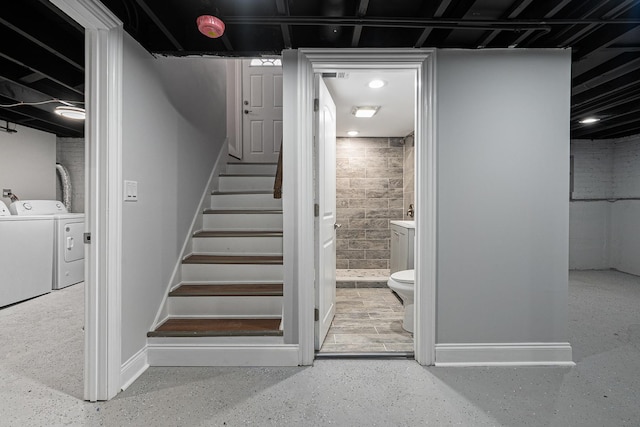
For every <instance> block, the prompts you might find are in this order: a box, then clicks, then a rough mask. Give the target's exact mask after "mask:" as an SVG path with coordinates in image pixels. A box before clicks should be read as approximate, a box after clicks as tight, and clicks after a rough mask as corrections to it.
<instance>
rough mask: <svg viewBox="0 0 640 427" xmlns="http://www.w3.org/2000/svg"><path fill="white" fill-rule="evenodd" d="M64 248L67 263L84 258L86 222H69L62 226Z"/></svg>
mask: <svg viewBox="0 0 640 427" xmlns="http://www.w3.org/2000/svg"><path fill="white" fill-rule="evenodd" d="M62 227H63V229H62V245H63V246H62V247H63V248H64V260H65V262H71V261H77V260H79V259H83V258H84V244H83V242H82V238H83V235H84V222H82V221H81V222H67V223H65V224H63V225H62Z"/></svg>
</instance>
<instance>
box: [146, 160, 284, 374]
mask: <svg viewBox="0 0 640 427" xmlns="http://www.w3.org/2000/svg"><path fill="white" fill-rule="evenodd" d="M275 173H276V164H275V163H274V164H264V163H261V164H256V163H254V164H251V163H228V164H227V167H226V172H225V173H223V174H220V175H219V179H218V189H217V190H216V191H213V192H212V193H211V196H210V207H208V208H206V209H204V211H203V213H202V218H201V221H199V222H200V223H201V224H202V225H201V228H200V229H198V230H196V231H195V232H194V233H193V235H192V236H191V242H190V245H189V247H190V253H188V254H187V255H186V256H185V257H184V258H183V260H182V265H181V281H180V283H179V284H178V285H177V286H174V287H173V288H172V289H171V290H170V292H169V294H168V296H167V299H166V303H165V306H164V308H163V315H162V316H161V317H162V318H163V319H162V320H161V321H160V322H158V325H156V326H155V327H154V329H153V330H152V331H149V332H148V333H147V337H148V343H149V348H150V349H152V350H153V351H154V352H155V353H151V355H153V354H160V355H161V357H156V359H158V360H156V362H158V363H154V360H150V362H151V364H156V365H163V364H164V365H166V364H169V363H170V364H181V365H185V366H186V365H208V364H212V365H215V364H234V363H221V362H216V356H215V355H212V354H209V356H210V357H213V359H207V360H213V361H212V362H211V363H207V362H205V361H202V360H198V361H197V362H196V363H190V362H189V361H190V360H191V359H193V357H195V356H194V355H195V354H196V353H197V351H195V352H192V354H191V355H190V356H188V357H186V359H187V360H186V362H185V363H180V361H175V360H174V359H175V357H174V356H175V354H174V355H173V356H167V355H166V354H165V355H162V351H160V350H161V349H163V348H164V349H167V348H170V349H173V350H177V349H180V346H181V345H182V344H185V345H188V346H191V347H192V346H193V345H196V346H197V349H198V350H202V348H203V347H202V346H204V348H207V349H209V350H216V349H217V350H228V349H229V346H232V347H233V346H235V347H233V348H234V349H235V350H236V351H235V352H234V353H232V354H233V357H235V358H237V357H240V358H242V357H243V356H246V354H243V355H240V356H238V354H239V353H238V352H242V350H246V351H250V350H255V347H254V346H256V345H257V346H260V345H263V346H264V345H268V346H271V348H273V346H278V345H283V337H282V335H283V332H282V296H283V285H282V279H283V268H282V201H281V200H280V199H274V198H273V182H274V176H275ZM188 252H189V251H188ZM193 339H197V341H193ZM238 346H239V347H238ZM174 353H175V352H174ZM181 354H182V353H181ZM181 357H182V356H181ZM225 357H228V355H227V356H225ZM150 359H153V357H152V356H150ZM249 359H250V358H249ZM249 359H247V360H248V362H246V363H252V362H251V361H250V360H249ZM172 360H173V361H172ZM191 362H193V360H191ZM246 363H238V364H241V365H242V364H246ZM276 364H278V363H276ZM287 364H289V363H287ZM294 364H295V363H294Z"/></svg>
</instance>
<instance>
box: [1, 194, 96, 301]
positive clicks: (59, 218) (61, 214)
mask: <svg viewBox="0 0 640 427" xmlns="http://www.w3.org/2000/svg"><path fill="white" fill-rule="evenodd" d="M9 210H10V211H11V213H12V214H14V215H25V216H29V215H51V216H52V218H53V240H54V241H53V248H54V249H53V284H52V286H53V289H62V288H64V287H67V286H71V285H75V284H76V283H80V282H82V281H84V214H83V213H68V212H67V208H66V207H65V206H64V204H63V203H62V202H60V201H57V200H20V201H17V202H14V203H12V204H11V205H10V206H9Z"/></svg>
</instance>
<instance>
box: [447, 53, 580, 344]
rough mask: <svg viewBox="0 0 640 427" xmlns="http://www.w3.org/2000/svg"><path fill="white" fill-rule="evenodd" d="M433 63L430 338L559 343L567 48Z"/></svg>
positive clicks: (563, 309)
mask: <svg viewBox="0 0 640 427" xmlns="http://www.w3.org/2000/svg"><path fill="white" fill-rule="evenodd" d="M436 66H437V70H436V73H437V74H436V76H437V93H436V96H437V129H436V130H437V144H438V145H437V150H438V153H437V156H438V159H437V169H438V171H437V173H438V219H437V220H438V224H437V231H438V242H437V251H438V261H437V268H438V271H437V307H438V312H437V313H436V316H437V331H436V342H437V343H500V342H503V343H508V342H565V341H567V338H568V337H567V287H568V241H569V239H568V237H569V236H568V235H569V230H568V228H569V202H568V193H569V180H568V176H569V110H570V87H571V56H570V51H569V50H544V51H543V50H491V51H488V50H486V51H485V50H478V51H462V50H460V51H457V50H443V51H439V52H438V53H437V65H436Z"/></svg>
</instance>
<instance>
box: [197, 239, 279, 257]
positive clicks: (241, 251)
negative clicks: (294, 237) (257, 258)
mask: <svg viewBox="0 0 640 427" xmlns="http://www.w3.org/2000/svg"><path fill="white" fill-rule="evenodd" d="M193 252H194V253H197V254H210V255H282V237H194V238H193Z"/></svg>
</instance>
